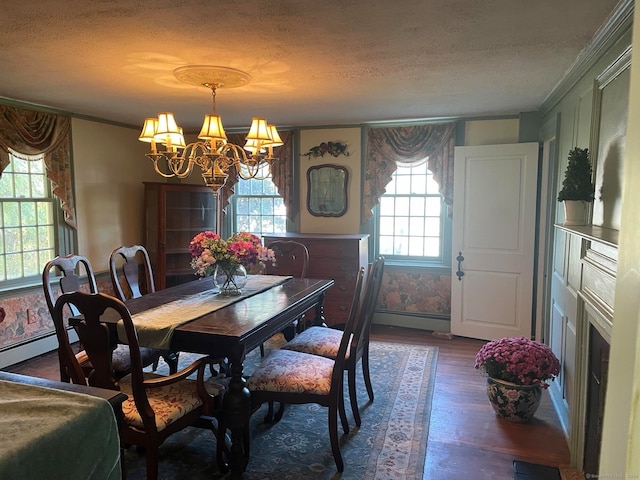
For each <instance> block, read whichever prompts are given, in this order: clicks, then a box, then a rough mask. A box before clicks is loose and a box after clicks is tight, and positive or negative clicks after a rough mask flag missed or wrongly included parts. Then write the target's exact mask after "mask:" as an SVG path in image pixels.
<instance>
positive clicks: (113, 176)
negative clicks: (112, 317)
mask: <svg viewBox="0 0 640 480" xmlns="http://www.w3.org/2000/svg"><path fill="white" fill-rule="evenodd" d="M71 128H72V140H73V162H74V175H75V200H76V215H77V219H78V253H80V254H81V255H85V256H86V257H87V258H88V259H89V261H90V262H91V265H92V266H93V268H94V271H95V272H96V273H98V272H101V271H105V270H107V269H108V268H109V264H108V262H109V254H110V253H111V251H112V250H113V249H114V248H116V247H118V246H120V245H131V244H133V243H141V242H142V241H143V238H144V237H143V223H144V217H143V198H144V196H143V194H144V189H143V184H142V182H144V181H150V182H158V181H162V179H161V178H160V177H159V176H158V175H157V174H156V173H155V172H154V171H153V166H152V163H151V161H150V160H148V159H147V158H146V157H145V156H144V154H145V153H146V152H147V150H148V144H146V143H142V142H140V141H138V134H139V131H138V129H133V128H125V127H119V126H114V125H109V124H105V123H98V122H92V121H88V120H81V119H76V118H74V119H73V120H72V123H71Z"/></svg>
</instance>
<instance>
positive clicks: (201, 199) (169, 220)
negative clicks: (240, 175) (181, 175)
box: [144, 182, 216, 290]
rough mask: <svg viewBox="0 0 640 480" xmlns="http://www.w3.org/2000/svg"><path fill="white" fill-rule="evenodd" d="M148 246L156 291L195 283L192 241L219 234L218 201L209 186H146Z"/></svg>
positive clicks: (146, 245)
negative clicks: (206, 233) (204, 233)
mask: <svg viewBox="0 0 640 480" xmlns="http://www.w3.org/2000/svg"><path fill="white" fill-rule="evenodd" d="M144 209H145V227H144V228H145V247H146V248H147V250H148V251H149V257H150V259H151V264H152V267H153V272H154V280H155V285H156V289H157V290H162V289H164V288H167V287H170V286H173V285H178V284H180V283H185V282H188V281H190V280H194V279H195V278H196V277H195V276H194V273H193V269H192V268H191V266H190V262H191V256H190V255H189V242H190V241H191V239H192V238H193V237H194V236H195V235H197V234H198V233H200V232H202V231H204V230H211V231H214V232H215V231H216V200H215V198H214V196H213V193H212V192H211V189H210V188H209V187H206V186H204V185H203V186H200V185H189V184H179V183H154V182H145V183H144Z"/></svg>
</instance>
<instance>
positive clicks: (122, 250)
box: [109, 245, 156, 301]
mask: <svg viewBox="0 0 640 480" xmlns="http://www.w3.org/2000/svg"><path fill="white" fill-rule="evenodd" d="M138 260H139V261H138ZM121 262H123V263H121ZM109 273H110V275H111V283H113V289H114V291H115V292H116V296H117V297H118V298H119V299H120V300H122V301H125V300H126V299H127V298H138V297H141V296H142V295H144V294H146V293H152V292H155V291H156V286H155V282H154V280H153V270H152V269H151V261H150V259H149V253H148V252H147V249H146V248H144V247H143V246H142V245H131V246H126V245H123V246H121V247H118V248H116V249H115V250H114V251H113V252H111V255H110V256H109ZM141 273H142V276H143V278H141V277H140V274H141ZM120 278H122V280H123V281H124V283H125V285H126V287H127V288H128V290H129V292H131V294H130V295H128V294H127V293H125V290H124V289H123V288H122V283H121V281H120ZM141 287H142V288H141Z"/></svg>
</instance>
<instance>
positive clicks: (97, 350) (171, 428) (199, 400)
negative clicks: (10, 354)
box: [53, 291, 224, 480]
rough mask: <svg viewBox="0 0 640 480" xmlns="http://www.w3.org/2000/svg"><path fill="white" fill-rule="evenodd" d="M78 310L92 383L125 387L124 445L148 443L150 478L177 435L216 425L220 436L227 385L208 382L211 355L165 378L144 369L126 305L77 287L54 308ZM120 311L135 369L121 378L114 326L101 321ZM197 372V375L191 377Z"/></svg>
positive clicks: (59, 314)
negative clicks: (114, 354)
mask: <svg viewBox="0 0 640 480" xmlns="http://www.w3.org/2000/svg"><path fill="white" fill-rule="evenodd" d="M67 307H69V308H70V309H71V311H75V312H78V314H79V316H76V317H74V319H73V320H74V327H75V328H76V329H77V331H78V336H79V337H80V340H81V342H82V344H83V345H84V348H85V352H86V354H87V356H88V358H89V360H90V362H91V365H92V366H93V369H92V371H91V373H90V375H89V376H88V377H87V378H86V383H85V384H86V385H89V386H93V387H99V388H106V389H110V390H119V391H122V392H123V393H125V394H127V395H128V397H129V398H128V399H127V400H125V401H124V402H123V404H122V412H121V413H119V414H118V416H119V419H118V420H119V433H120V442H121V444H122V445H137V446H139V447H143V448H144V450H145V454H146V467H147V479H148V480H155V479H157V477H158V448H159V446H160V445H161V444H162V443H163V442H164V441H165V440H166V439H167V438H168V437H169V436H170V435H172V434H173V433H176V432H178V431H180V430H183V429H184V428H186V427H190V426H196V427H201V428H208V429H211V430H212V432H213V433H214V437H215V435H216V434H217V426H216V423H215V422H214V419H215V418H218V417H219V416H220V408H221V405H222V394H223V393H224V386H223V385H221V384H218V383H215V381H214V380H212V379H211V378H209V379H208V380H207V381H206V382H205V380H204V372H205V368H206V367H207V365H208V363H209V357H201V358H198V359H197V360H196V361H195V362H193V363H192V364H191V365H189V366H188V367H186V368H184V369H182V370H180V371H179V372H176V373H174V374H171V375H169V376H162V375H158V374H155V373H151V372H149V373H146V372H144V371H143V363H142V358H141V356H140V346H139V344H138V336H137V333H136V330H135V326H134V324H133V320H132V319H131V313H130V312H129V310H128V309H127V307H126V305H125V304H124V303H123V302H122V301H120V300H119V299H117V298H116V297H112V296H110V295H107V294H104V293H86V292H82V291H76V292H73V293H64V294H62V295H60V297H58V299H57V300H56V303H55V306H54V309H53V318H54V321H55V322H56V323H58V324H60V323H62V322H63V319H64V315H65V311H66V308H67ZM110 310H115V312H116V313H117V315H118V316H119V317H120V318H121V319H122V323H123V327H124V332H125V334H126V341H127V343H128V345H129V352H130V359H131V372H130V374H129V375H127V376H125V377H122V378H119V379H118V378H117V376H116V374H115V372H114V369H113V362H112V356H111V346H110V344H111V338H110V335H111V333H110V331H109V328H108V327H107V326H106V325H105V324H104V323H102V322H101V318H102V316H103V315H104V314H105V312H108V311H110ZM65 338H67V339H68V337H66V336H60V337H59V341H60V344H61V350H62V351H63V352H64V353H65V355H66V357H67V360H68V361H69V362H70V364H71V366H72V369H73V370H74V372H75V373H74V376H75V377H79V376H80V375H82V370H81V369H80V366H79V364H78V363H77V362H76V361H75V357H74V356H71V355H70V353H71V347H70V345H69V343H68V341H66V340H65ZM193 374H196V379H189V378H187V377H189V376H191V375H193Z"/></svg>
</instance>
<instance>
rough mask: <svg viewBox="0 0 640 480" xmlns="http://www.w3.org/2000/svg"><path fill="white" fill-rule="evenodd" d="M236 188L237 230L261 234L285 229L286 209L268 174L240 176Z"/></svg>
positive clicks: (260, 235) (281, 231)
mask: <svg viewBox="0 0 640 480" xmlns="http://www.w3.org/2000/svg"><path fill="white" fill-rule="evenodd" d="M235 191H236V193H235V211H236V225H235V231H236V232H251V233H253V234H255V235H258V236H259V237H262V236H263V235H268V234H271V233H283V232H286V231H287V209H286V207H285V205H284V201H283V200H282V197H280V195H278V190H277V189H276V186H275V184H274V183H273V182H272V181H271V177H269V178H265V179H264V180H258V179H255V178H252V179H249V180H240V181H239V182H238V184H237V185H236V187H235Z"/></svg>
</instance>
